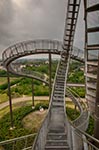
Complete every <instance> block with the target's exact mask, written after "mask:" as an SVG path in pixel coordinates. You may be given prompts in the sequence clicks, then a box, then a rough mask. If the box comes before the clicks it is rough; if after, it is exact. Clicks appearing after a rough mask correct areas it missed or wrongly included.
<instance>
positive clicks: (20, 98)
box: [0, 96, 70, 110]
mask: <svg viewBox="0 0 99 150" xmlns="http://www.w3.org/2000/svg"><path fill="white" fill-rule="evenodd" d="M66 99H67V100H68V101H69V100H70V99H69V98H66ZM29 100H32V97H31V96H30V97H29V96H23V97H19V98H14V99H12V104H15V103H18V102H25V101H29ZM34 100H49V97H48V96H34ZM8 105H9V101H7V102H4V103H2V104H0V110H1V109H3V108H4V107H6V106H8Z"/></svg>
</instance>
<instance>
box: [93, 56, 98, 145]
mask: <svg viewBox="0 0 99 150" xmlns="http://www.w3.org/2000/svg"><path fill="white" fill-rule="evenodd" d="M94 137H95V138H97V139H98V140H99V56H98V68H97V88H96V103H95V127H94ZM95 145H96V146H97V147H98V148H99V144H98V143H95Z"/></svg>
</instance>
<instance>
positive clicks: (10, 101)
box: [7, 66, 14, 129]
mask: <svg viewBox="0 0 99 150" xmlns="http://www.w3.org/2000/svg"><path fill="white" fill-rule="evenodd" d="M7 80H8V96H9V107H10V119H11V127H10V129H13V128H14V125H13V111H12V98H11V89H10V76H9V69H8V66H7Z"/></svg>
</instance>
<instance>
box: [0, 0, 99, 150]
mask: <svg viewBox="0 0 99 150" xmlns="http://www.w3.org/2000/svg"><path fill="white" fill-rule="evenodd" d="M80 3H81V0H68V3H67V13H66V20H65V28H64V37H63V42H62V43H61V42H59V41H56V40H34V41H25V42H21V43H17V44H15V45H13V46H10V47H9V48H7V49H6V50H5V51H4V52H3V54H2V58H3V65H4V66H5V68H6V69H7V73H8V92H9V104H10V111H11V127H12V128H13V115H12V102H11V90H10V77H9V72H11V73H13V74H16V75H19V76H26V77H29V78H36V79H38V80H41V81H42V82H44V78H43V77H41V76H39V75H38V77H37V75H36V74H33V72H25V71H24V70H20V71H19V70H17V69H16V68H15V67H14V65H13V61H14V60H16V59H17V58H20V57H23V56H28V55H33V54H49V70H50V71H49V81H45V82H47V83H48V84H49V89H50V103H49V109H48V113H47V115H46V117H45V119H44V121H43V123H42V125H41V127H40V129H39V132H38V134H37V136H36V138H35V141H34V143H33V145H31V146H30V147H26V145H25V147H24V148H23V149H24V150H26V149H31V150H82V149H84V150H98V149H99V134H98V132H97V131H98V130H97V129H98V125H99V92H98V91H99V81H98V80H99V79H98V78H99V65H98V62H99V55H98V51H99V1H98V0H84V13H85V14H84V19H85V51H81V50H79V49H77V48H74V47H73V41H74V35H75V29H76V24H77V18H78V14H79V8H80ZM51 54H57V55H60V60H59V63H58V66H57V70H56V74H55V78H54V82H53V86H52V85H51ZM71 58H73V59H76V60H78V61H81V62H83V63H84V62H85V77H86V80H85V86H86V100H87V102H88V106H87V107H86V105H85V104H83V103H82V102H81V100H80V98H79V100H78V98H77V97H75V96H74V95H73V93H72V92H71V90H70V89H69V88H68V87H67V73H68V68H69V62H70V59H71ZM51 88H52V91H51ZM65 94H67V95H68V96H69V97H70V98H71V100H72V101H73V102H74V104H75V105H76V106H78V109H79V110H80V116H79V117H78V118H77V119H76V120H75V121H74V122H72V123H71V122H69V120H68V118H67V115H66V110H65V109H66V108H65ZM89 113H91V114H92V115H94V117H95V131H94V137H93V136H90V135H88V134H87V133H86V132H85V131H86V129H87V127H88V121H89ZM95 137H96V138H95ZM24 138H26V139H27V137H24ZM19 139H20V138H19ZM19 139H16V141H17V140H19ZM13 141H14V140H12V143H14V142H13ZM7 142H11V140H10V141H7ZM0 144H1V145H3V144H6V141H5V142H1V143H0Z"/></svg>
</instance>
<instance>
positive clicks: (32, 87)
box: [32, 78, 34, 108]
mask: <svg viewBox="0 0 99 150" xmlns="http://www.w3.org/2000/svg"><path fill="white" fill-rule="evenodd" d="M32 108H34V82H33V78H32Z"/></svg>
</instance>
